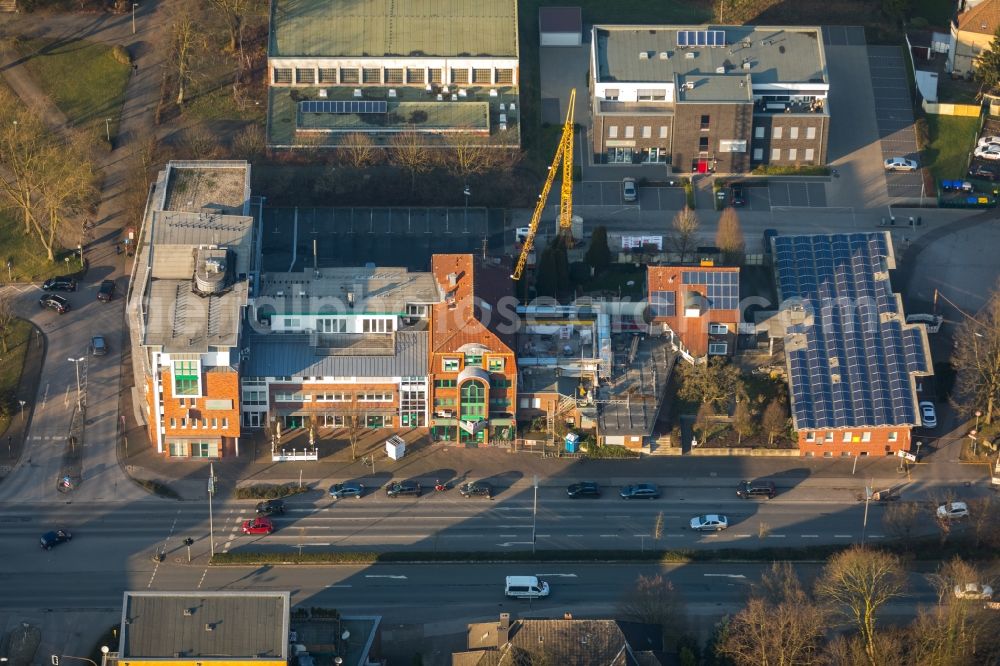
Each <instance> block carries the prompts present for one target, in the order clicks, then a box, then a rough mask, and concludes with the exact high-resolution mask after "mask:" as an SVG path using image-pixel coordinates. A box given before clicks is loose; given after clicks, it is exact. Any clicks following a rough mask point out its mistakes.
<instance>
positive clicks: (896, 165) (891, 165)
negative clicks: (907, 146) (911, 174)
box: [883, 157, 917, 171]
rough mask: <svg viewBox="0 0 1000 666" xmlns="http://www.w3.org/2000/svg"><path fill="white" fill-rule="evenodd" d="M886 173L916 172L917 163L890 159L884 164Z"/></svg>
mask: <svg viewBox="0 0 1000 666" xmlns="http://www.w3.org/2000/svg"><path fill="white" fill-rule="evenodd" d="M883 164H884V166H885V170H886V171H916V170H917V163H916V162H915V161H913V160H908V159H906V158H905V157H890V158H889V159H887V160H886V161H885V162H884V163H883Z"/></svg>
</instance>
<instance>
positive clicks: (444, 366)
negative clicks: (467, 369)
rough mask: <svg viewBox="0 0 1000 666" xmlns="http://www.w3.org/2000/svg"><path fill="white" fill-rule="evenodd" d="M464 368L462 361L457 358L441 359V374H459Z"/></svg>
mask: <svg viewBox="0 0 1000 666" xmlns="http://www.w3.org/2000/svg"><path fill="white" fill-rule="evenodd" d="M461 367H462V361H460V360H459V359H457V358H443V359H441V372H458V371H459V368H461Z"/></svg>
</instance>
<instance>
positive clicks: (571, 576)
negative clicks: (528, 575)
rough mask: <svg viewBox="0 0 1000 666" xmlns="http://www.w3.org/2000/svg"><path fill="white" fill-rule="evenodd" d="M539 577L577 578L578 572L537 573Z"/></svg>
mask: <svg viewBox="0 0 1000 666" xmlns="http://www.w3.org/2000/svg"><path fill="white" fill-rule="evenodd" d="M535 576H537V577H538V578H557V577H558V578H576V574H535Z"/></svg>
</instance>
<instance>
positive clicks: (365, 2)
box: [269, 0, 517, 57]
mask: <svg viewBox="0 0 1000 666" xmlns="http://www.w3.org/2000/svg"><path fill="white" fill-rule="evenodd" d="M270 42H271V43H270V53H269V55H270V56H271V57H291V56H320V57H322V56H330V57H335V56H359V57H381V56H387V55H394V56H402V57H406V56H453V57H454V56H499V57H516V56H517V5H516V0H489V2H483V0H276V1H275V3H274V7H273V11H272V14H271V40H270Z"/></svg>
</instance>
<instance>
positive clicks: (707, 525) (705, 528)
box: [691, 514, 729, 532]
mask: <svg viewBox="0 0 1000 666" xmlns="http://www.w3.org/2000/svg"><path fill="white" fill-rule="evenodd" d="M727 527H729V519H728V518H726V517H725V516H719V515H716V514H709V515H707V516H695V517H694V518H692V519H691V529H693V530H696V531H698V532H718V531H719V530H724V529H726V528H727Z"/></svg>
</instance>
